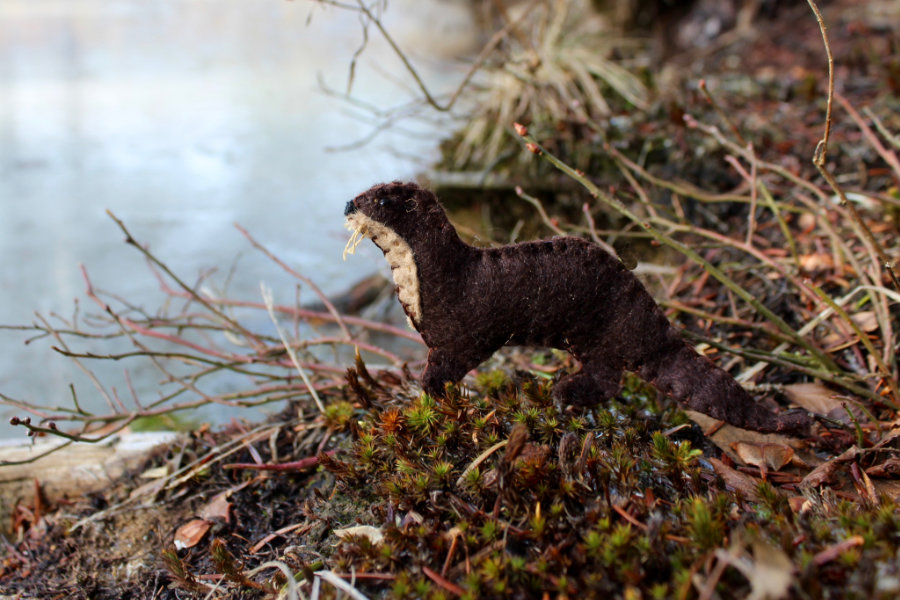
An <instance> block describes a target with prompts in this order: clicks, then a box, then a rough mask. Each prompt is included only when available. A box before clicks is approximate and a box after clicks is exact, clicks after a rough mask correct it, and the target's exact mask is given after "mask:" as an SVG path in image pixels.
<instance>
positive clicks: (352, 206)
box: [344, 200, 356, 217]
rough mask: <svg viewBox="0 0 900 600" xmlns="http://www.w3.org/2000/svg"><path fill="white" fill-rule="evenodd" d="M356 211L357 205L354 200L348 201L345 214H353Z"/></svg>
mask: <svg viewBox="0 0 900 600" xmlns="http://www.w3.org/2000/svg"><path fill="white" fill-rule="evenodd" d="M355 212H356V205H355V204H353V200H351V201H350V202H348V203H347V206H345V207H344V216H345V217H346V216H347V215H351V214H353V213H355Z"/></svg>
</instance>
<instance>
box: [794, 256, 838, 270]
mask: <svg viewBox="0 0 900 600" xmlns="http://www.w3.org/2000/svg"><path fill="white" fill-rule="evenodd" d="M833 268H834V259H833V258H832V256H831V255H830V254H826V253H824V252H813V253H812V254H804V255H803V256H801V257H800V269H801V270H803V271H806V272H807V273H815V272H817V271H825V270H828V269H833Z"/></svg>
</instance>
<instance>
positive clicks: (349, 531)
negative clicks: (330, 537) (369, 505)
mask: <svg viewBox="0 0 900 600" xmlns="http://www.w3.org/2000/svg"><path fill="white" fill-rule="evenodd" d="M334 535H336V536H338V537H339V538H340V539H342V540H347V539H350V538H351V537H355V536H362V537H364V538H367V539H368V540H369V541H370V542H372V545H373V546H377V545H378V544H380V543H381V542H382V541H383V540H384V534H383V533H381V529H379V528H378V527H372V526H371V525H356V526H355V527H344V528H343V529H335V530H334Z"/></svg>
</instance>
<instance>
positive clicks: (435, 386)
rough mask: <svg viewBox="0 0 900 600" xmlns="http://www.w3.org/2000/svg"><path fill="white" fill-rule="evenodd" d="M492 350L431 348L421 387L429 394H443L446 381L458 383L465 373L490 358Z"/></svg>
mask: <svg viewBox="0 0 900 600" xmlns="http://www.w3.org/2000/svg"><path fill="white" fill-rule="evenodd" d="M493 353H494V351H493V350H491V351H487V350H478V349H474V348H467V349H466V350H465V351H455V350H450V349H447V348H431V349H430V350H429V351H428V358H427V360H426V362H425V369H423V371H422V388H423V389H424V390H425V392H426V393H428V394H429V395H430V396H443V395H444V385H445V384H446V383H447V382H450V383H458V382H459V380H461V379H462V378H463V377H465V376H466V373H468V372H469V371H471V370H472V369H474V368H475V367H477V366H478V365H480V364H481V363H482V362H484V361H485V360H487V359H488V358H490V356H491V354H493Z"/></svg>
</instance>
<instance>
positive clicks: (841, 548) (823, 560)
mask: <svg viewBox="0 0 900 600" xmlns="http://www.w3.org/2000/svg"><path fill="white" fill-rule="evenodd" d="M864 543H865V539H863V536H861V535H853V536H850V537H849V538H847V539H846V540H844V541H843V542H838V543H837V544H834V545H833V546H829V547H828V548H825V549H824V550H822V551H820V552H818V553H816V555H815V556H813V559H812V562H813V564H814V565H816V566H817V567H821V566H822V565H826V564H828V563H830V562H831V561H833V560H834V559H836V558H838V557H839V556H840V555H841V554H843V553H844V552H846V551H847V550H850V549H851V548H855V547H857V546H862V545H863V544H864Z"/></svg>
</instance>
